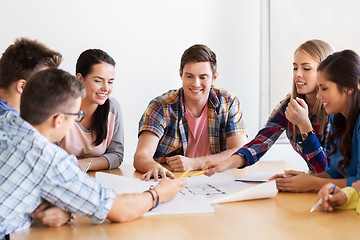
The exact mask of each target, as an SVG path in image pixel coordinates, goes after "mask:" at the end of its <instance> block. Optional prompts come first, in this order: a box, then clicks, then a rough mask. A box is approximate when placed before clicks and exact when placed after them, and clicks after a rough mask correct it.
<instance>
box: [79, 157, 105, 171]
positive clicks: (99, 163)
mask: <svg viewBox="0 0 360 240" xmlns="http://www.w3.org/2000/svg"><path fill="white" fill-rule="evenodd" d="M79 161H86V162H91V164H90V167H89V170H103V169H108V168H109V161H108V160H107V158H106V157H104V156H100V157H86V158H81V159H79Z"/></svg>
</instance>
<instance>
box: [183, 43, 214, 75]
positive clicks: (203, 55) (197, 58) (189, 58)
mask: <svg viewBox="0 0 360 240" xmlns="http://www.w3.org/2000/svg"><path fill="white" fill-rule="evenodd" d="M190 62H209V63H210V66H211V70H212V73H213V74H215V73H216V71H217V63H216V54H215V53H214V52H213V51H211V49H210V48H209V47H208V46H205V45H202V44H196V45H193V46H191V47H190V48H188V49H186V50H185V52H184V53H183V55H182V57H181V62H180V71H181V72H183V70H184V67H185V65H186V64H187V63H190Z"/></svg>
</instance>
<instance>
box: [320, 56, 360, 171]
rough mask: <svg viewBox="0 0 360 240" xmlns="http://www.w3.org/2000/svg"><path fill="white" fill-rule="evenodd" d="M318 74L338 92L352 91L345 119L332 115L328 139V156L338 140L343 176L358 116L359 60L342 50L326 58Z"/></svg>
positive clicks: (359, 100)
mask: <svg viewBox="0 0 360 240" xmlns="http://www.w3.org/2000/svg"><path fill="white" fill-rule="evenodd" d="M318 72H323V73H324V74H325V76H326V79H327V80H328V81H332V82H334V83H336V85H337V87H338V89H339V91H344V88H347V89H352V90H353V93H352V97H351V102H350V111H349V114H348V116H347V117H345V116H344V115H342V114H341V113H336V114H334V121H333V123H332V124H333V129H334V132H333V133H332V134H331V135H330V137H329V143H330V145H331V146H332V148H333V151H332V152H331V153H330V156H331V155H332V154H334V153H335V152H336V151H337V146H336V145H335V142H334V140H335V139H337V138H340V149H339V150H340V154H341V155H342V156H343V157H344V159H343V160H341V161H340V162H339V164H338V168H339V169H340V171H341V172H342V173H343V174H344V169H345V168H346V167H347V166H349V164H350V159H351V149H352V137H353V133H354V128H355V124H356V121H357V119H358V117H359V114H360V91H359V88H360V83H359V81H360V58H359V55H357V54H356V53H355V52H354V51H352V50H344V51H341V52H337V53H334V54H332V55H330V56H329V57H327V58H326V59H325V60H324V61H323V62H322V63H321V64H320V65H319V67H318Z"/></svg>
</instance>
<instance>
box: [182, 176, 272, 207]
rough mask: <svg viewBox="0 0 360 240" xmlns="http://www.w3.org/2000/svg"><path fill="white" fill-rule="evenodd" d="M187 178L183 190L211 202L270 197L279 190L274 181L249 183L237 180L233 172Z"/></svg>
mask: <svg viewBox="0 0 360 240" xmlns="http://www.w3.org/2000/svg"><path fill="white" fill-rule="evenodd" d="M255 176H256V175H255ZM259 176H264V174H259ZM271 176H273V174H272V175H271ZM185 180H187V181H188V184H187V185H186V186H185V188H184V190H183V191H182V192H185V194H186V195H189V196H191V195H196V196H199V195H200V196H204V197H205V198H206V199H208V200H209V202H210V203H225V202H236V201H244V200H251V199H259V198H270V197H274V196H275V195H276V194H277V192H278V191H277V188H276V184H275V182H274V181H271V182H269V184H257V185H254V184H247V183H244V182H239V181H235V178H234V177H233V175H232V174H231V172H224V173H217V174H214V175H213V176H211V177H207V176H204V175H201V176H196V177H191V178H188V179H185Z"/></svg>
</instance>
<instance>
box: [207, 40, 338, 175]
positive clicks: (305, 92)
mask: <svg viewBox="0 0 360 240" xmlns="http://www.w3.org/2000/svg"><path fill="white" fill-rule="evenodd" d="M333 52H334V50H333V48H332V47H331V46H330V45H329V44H327V43H326V42H324V41H321V40H309V41H307V42H305V43H303V44H301V45H300V46H299V47H298V48H297V49H296V51H295V53H294V63H293V89H292V94H291V95H288V96H287V97H286V98H285V99H284V100H283V101H282V102H281V103H280V105H279V106H278V107H276V108H275V109H274V110H273V112H272V113H271V115H270V117H269V119H268V121H267V123H266V125H265V127H264V128H262V129H261V130H260V131H259V132H258V134H257V135H256V137H255V138H254V139H253V140H252V141H251V142H249V143H248V144H246V145H245V146H243V147H242V148H240V149H239V150H238V151H237V152H236V153H235V154H234V155H233V156H231V157H230V158H228V159H226V160H224V161H222V162H217V163H215V162H211V161H209V162H207V164H206V165H205V169H207V171H206V174H207V175H212V174H214V173H215V172H222V171H225V170H227V169H229V168H238V167H245V166H247V165H252V164H254V163H255V162H257V161H258V160H259V159H260V158H261V157H262V156H263V155H264V154H265V153H266V152H267V151H268V150H269V149H270V147H271V146H272V145H273V144H274V143H275V142H276V140H277V139H278V138H279V137H280V135H281V134H282V133H283V132H284V131H286V135H287V137H288V139H289V141H290V143H291V145H292V147H293V148H294V150H295V151H296V152H297V153H299V154H300V155H301V157H302V158H303V159H304V160H305V161H306V163H307V165H308V167H309V169H310V170H311V171H312V172H314V173H319V172H322V171H324V170H325V168H326V167H327V165H328V158H327V156H326V150H327V148H328V143H327V136H328V135H329V129H330V127H329V124H328V117H327V115H326V112H325V110H324V107H323V106H322V104H321V102H320V100H317V99H316V94H317V92H318V88H317V85H316V80H317V67H318V66H319V64H320V63H321V61H323V60H324V59H325V58H326V57H327V56H328V55H330V54H331V53H333Z"/></svg>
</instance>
